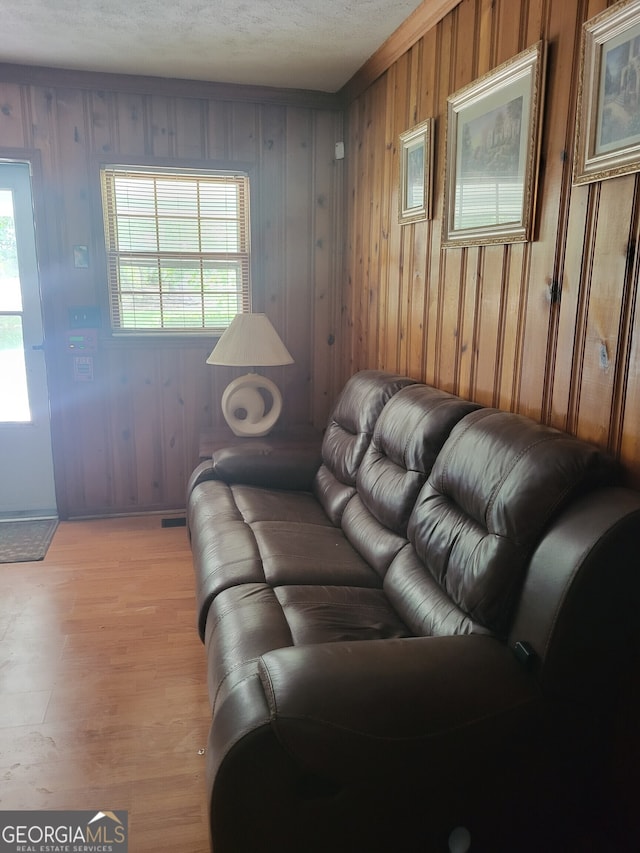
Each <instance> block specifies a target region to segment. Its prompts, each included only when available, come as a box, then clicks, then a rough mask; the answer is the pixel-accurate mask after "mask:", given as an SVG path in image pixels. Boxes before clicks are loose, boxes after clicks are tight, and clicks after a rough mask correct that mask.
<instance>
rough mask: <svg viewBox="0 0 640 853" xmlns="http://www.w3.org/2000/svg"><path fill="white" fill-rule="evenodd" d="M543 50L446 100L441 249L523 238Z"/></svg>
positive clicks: (528, 225) (529, 215)
mask: <svg viewBox="0 0 640 853" xmlns="http://www.w3.org/2000/svg"><path fill="white" fill-rule="evenodd" d="M545 53H546V51H545V44H544V42H542V41H540V42H538V43H537V44H535V45H533V47H530V48H528V49H527V50H524V51H523V52H522V53H519V54H518V55H517V56H515V57H514V58H513V59H510V60H509V61H507V62H505V63H503V64H502V65H500V66H499V67H498V68H495V69H494V70H493V71H491V72H489V73H488V74H485V75H484V76H483V77H480V78H479V79H478V80H476V81H474V82H473V83H471V84H469V85H468V86H465V87H464V88H463V89H460V90H459V91H458V92H456V93H455V94H453V95H450V97H449V99H448V105H447V143H446V152H447V153H446V165H445V186H444V216H443V240H442V242H443V245H444V246H448V247H452V246H474V245H486V244H490V243H516V242H524V241H526V240H530V239H531V235H532V230H533V222H534V212H535V199H536V186H537V177H538V158H539V153H540V130H541V116H542V109H543V94H544V67H545Z"/></svg>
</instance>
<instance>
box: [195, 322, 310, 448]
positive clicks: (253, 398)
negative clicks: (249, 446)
mask: <svg viewBox="0 0 640 853" xmlns="http://www.w3.org/2000/svg"><path fill="white" fill-rule="evenodd" d="M207 364H224V365H227V366H233V367H250V368H251V372H250V373H247V374H245V375H244V376H239V377H238V378H237V379H234V380H233V381H232V382H230V383H229V385H227V387H226V388H225V390H224V393H223V395H222V414H223V415H224V419H225V420H226V422H227V423H228V424H229V426H230V427H231V429H232V430H233V432H234V434H235V435H239V436H245V437H258V436H262V435H267V434H268V433H269V432H271V430H272V429H273V427H274V426H275V424H276V421H277V420H278V418H279V417H280V413H281V411H282V394H281V393H280V390H279V388H278V386H277V385H276V384H275V382H272V381H271V380H270V379H267V378H266V377H265V376H261V375H260V374H258V373H256V372H255V368H256V367H275V366H276V365H282V364H293V358H292V357H291V353H290V352H289V350H288V349H287V348H286V346H285V345H284V344H283V343H282V341H281V340H280V337H279V336H278V333H277V332H276V330H275V329H274V328H273V326H272V325H271V321H270V320H269V318H268V317H267V316H266V314H236V316H235V317H234V318H233V320H232V321H231V324H230V325H229V327H228V329H226V330H225V331H224V332H223V334H222V335H221V336H220V339H219V341H218V343H217V344H216V345H215V347H214V348H213V351H212V353H211V355H210V356H209V358H208V359H207ZM269 398H271V406H270V407H269V405H268V402H269Z"/></svg>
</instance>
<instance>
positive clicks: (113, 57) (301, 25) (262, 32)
mask: <svg viewBox="0 0 640 853" xmlns="http://www.w3.org/2000/svg"><path fill="white" fill-rule="evenodd" d="M420 5H421V0H252V2H242V0H14V2H9V0H5V2H3V4H2V48H1V49H0V61H2V62H8V63H18V64H21V65H43V66H51V67H55V68H69V69H76V70H83V71H104V72H114V73H124V74H142V75H151V76H156V77H179V78H184V79H192V80H207V81H216V82H221V83H244V84H249V85H262V86H278V87H286V88H295V89H317V90H320V91H326V92H335V91H337V90H338V89H340V88H341V87H342V86H343V85H344V84H345V83H346V82H347V81H348V80H349V79H350V78H351V77H352V76H353V74H354V73H355V72H356V71H357V70H358V69H359V68H360V67H361V66H362V65H363V64H364V63H365V62H366V60H367V59H368V58H369V57H370V56H371V55H372V54H373V53H375V51H376V50H377V49H378V48H379V47H380V45H381V44H383V43H384V42H385V41H386V39H387V38H388V37H389V36H390V35H391V34H392V33H393V32H394V31H395V30H396V29H397V28H398V26H399V25H400V24H401V23H402V22H403V21H404V20H405V18H407V17H408V16H409V15H410V14H411V12H413V10H414V9H415V8H416V7H417V6H420Z"/></svg>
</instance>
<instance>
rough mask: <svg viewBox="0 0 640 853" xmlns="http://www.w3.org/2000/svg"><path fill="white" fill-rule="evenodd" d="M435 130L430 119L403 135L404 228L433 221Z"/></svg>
mask: <svg viewBox="0 0 640 853" xmlns="http://www.w3.org/2000/svg"><path fill="white" fill-rule="evenodd" d="M433 127H434V120H433V119H432V118H428V119H427V120H426V121H423V122H421V123H420V124H417V125H416V126H415V127H412V128H411V129H410V130H406V131H405V132H404V133H401V134H400V191H399V193H398V201H399V204H398V221H399V222H400V224H401V225H404V224H406V223H407V222H417V221H418V220H420V219H430V218H431V194H432V187H433Z"/></svg>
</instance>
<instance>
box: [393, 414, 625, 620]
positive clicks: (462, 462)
mask: <svg viewBox="0 0 640 853" xmlns="http://www.w3.org/2000/svg"><path fill="white" fill-rule="evenodd" d="M614 479H615V469H614V466H613V463H612V461H611V460H610V459H609V458H608V457H607V456H606V454H604V453H602V452H601V451H600V450H598V449H597V448H596V447H594V446H591V445H589V444H586V443H584V442H581V441H579V440H577V439H575V438H572V437H571V436H569V435H567V434H566V433H563V432H560V431H558V430H555V429H553V428H551V427H547V426H543V425H541V424H538V423H535V422H534V421H532V420H530V419H528V418H526V417H523V416H520V415H515V414H511V413H508V412H500V411H497V410H495V409H481V410H479V411H477V412H473V413H471V414H470V415H468V416H467V417H466V418H464V419H463V420H462V421H460V423H458V424H457V426H455V427H454V428H453V430H452V432H451V435H450V436H449V438H448V440H447V441H446V442H445V444H444V447H443V448H442V451H441V453H440V454H439V456H438V458H437V460H436V462H435V464H434V466H433V469H432V471H431V474H430V476H429V478H428V481H427V483H426V484H425V486H424V487H423V489H422V491H421V492H420V495H419V497H418V500H417V502H416V505H415V507H414V510H413V512H412V515H411V518H410V520H409V525H408V536H409V540H410V541H411V544H412V547H413V549H414V550H415V552H416V555H417V557H418V558H419V560H420V562H421V564H422V566H423V571H424V572H425V573H428V575H429V576H430V577H429V580H430V582H431V580H433V581H435V582H436V583H437V585H438V587H439V588H440V590H441V591H442V592H443V593H445V595H444V597H442V598H440V599H438V601H437V602H436V601H435V600H434V598H433V597H426V598H425V600H424V602H423V604H422V605H420V606H418V607H417V609H416V600H415V588H416V585H415V583H414V585H413V589H414V594H413V597H412V599H411V601H407V600H405V601H404V602H403V596H402V595H401V594H400V591H401V590H402V589H403V584H405V581H406V579H405V578H404V577H403V575H402V571H401V569H399V568H398V567H395V568H394V566H393V565H392V566H391V568H390V570H389V575H388V578H387V584H388V585H389V588H390V591H391V593H390V594H391V596H392V598H393V600H394V604H395V606H396V607H397V608H399V611H400V612H399V615H400V616H401V618H404V616H405V614H404V612H403V610H404V608H405V607H406V608H408V609H411V611H412V612H413V614H414V615H413V618H414V621H415V619H416V618H417V616H416V614H417V613H418V612H419V611H422V616H423V617H424V619H423V622H422V624H423V630H424V632H425V633H449V632H452V633H455V631H456V630H458V628H456V625H458V626H459V625H460V613H463V614H466V615H467V616H468V617H469V620H468V621H467V623H466V625H467V628H468V626H469V625H472V624H476V625H478V626H483V627H484V628H485V629H487V630H490V631H492V632H494V633H496V634H499V635H504V634H505V633H506V632H507V630H508V626H509V623H510V620H511V616H512V612H513V606H514V603H515V600H516V597H517V595H518V593H519V590H520V588H521V585H522V582H523V578H524V574H525V571H526V566H527V563H528V560H529V557H530V555H531V554H532V552H533V549H534V548H535V546H536V545H537V543H538V542H539V540H540V539H541V537H542V535H543V533H544V531H545V528H546V527H547V526H548V524H549V523H550V521H551V520H552V519H553V518H554V517H555V516H556V515H557V514H558V513H559V512H561V511H562V509H563V508H564V507H565V506H566V505H567V504H568V503H569V502H570V501H571V500H572V499H573V498H574V497H575V496H576V495H577V494H579V493H582V492H584V491H586V490H588V489H589V488H591V487H593V486H595V485H600V484H602V483H604V482H611V481H613V480H614ZM405 557H406V555H405ZM414 572H415V566H414ZM414 580H415V578H414ZM405 589H406V587H405ZM405 599H406V594H405ZM449 611H450V612H451V613H452V614H453V618H454V622H453V623H451V624H450V623H449V621H448V612H449Z"/></svg>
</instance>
